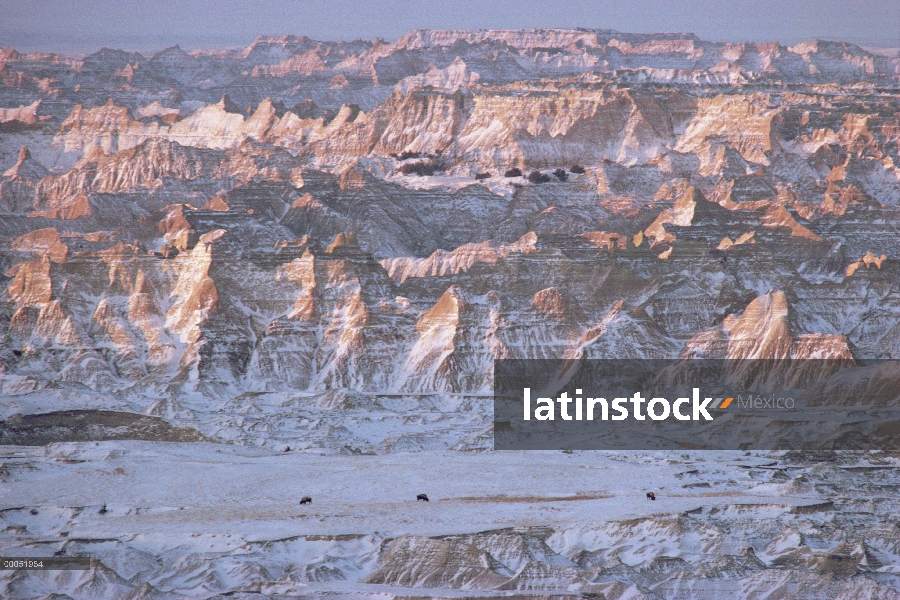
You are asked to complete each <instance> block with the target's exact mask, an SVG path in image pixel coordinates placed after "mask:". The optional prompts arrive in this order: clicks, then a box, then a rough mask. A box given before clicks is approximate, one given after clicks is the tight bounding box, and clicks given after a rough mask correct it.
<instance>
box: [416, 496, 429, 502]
mask: <svg viewBox="0 0 900 600" xmlns="http://www.w3.org/2000/svg"><path fill="white" fill-rule="evenodd" d="M419 500H424V501H425V502H428V495H427V494H419V495H418V496H416V502H418V501H419Z"/></svg>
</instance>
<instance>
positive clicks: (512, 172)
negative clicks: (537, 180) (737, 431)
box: [503, 167, 522, 177]
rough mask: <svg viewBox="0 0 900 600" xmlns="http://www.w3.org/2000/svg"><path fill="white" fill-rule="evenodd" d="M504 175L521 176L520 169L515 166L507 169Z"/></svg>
mask: <svg viewBox="0 0 900 600" xmlns="http://www.w3.org/2000/svg"><path fill="white" fill-rule="evenodd" d="M503 176H504V177H521V176H522V170H521V169H518V168H516V167H513V168H512V169H509V170H508V171H507V172H506V173H504V174H503Z"/></svg>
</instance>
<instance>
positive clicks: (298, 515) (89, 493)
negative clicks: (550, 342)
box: [0, 441, 900, 598]
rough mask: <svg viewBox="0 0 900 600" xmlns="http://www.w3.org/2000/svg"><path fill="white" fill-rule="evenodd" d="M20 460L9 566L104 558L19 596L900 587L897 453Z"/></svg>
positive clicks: (10, 468) (2, 487)
mask: <svg viewBox="0 0 900 600" xmlns="http://www.w3.org/2000/svg"><path fill="white" fill-rule="evenodd" d="M0 456H2V463H3V470H2V471H0V473H2V484H0V508H2V512H0V518H2V522H0V531H2V533H0V554H2V555H3V556H52V555H53V554H54V553H57V552H60V553H65V554H67V555H78V554H87V555H90V556H93V557H95V558H97V559H99V561H100V563H102V565H98V566H97V567H96V568H94V569H92V570H90V571H54V572H38V571H29V572H25V571H19V572H16V571H3V572H0V596H3V597H9V598H43V597H45V596H47V595H49V594H51V593H64V594H66V595H68V596H69V597H71V598H116V597H127V598H142V597H146V598H180V597H189V598H201V597H216V596H217V595H220V594H230V595H229V597H241V598H242V597H247V598H251V597H252V598H265V597H271V598H282V597H289V598H292V597H301V598H316V597H323V596H327V597H348V598H368V597H383V598H394V597H404V596H426V597H435V596H438V597H444V596H446V597H473V596H497V595H499V596H509V595H527V596H539V597H540V596H546V595H552V594H569V595H575V596H579V595H581V596H585V595H588V597H590V596H589V595H590V594H596V595H597V596H594V597H601V596H600V595H601V594H602V595H604V596H605V597H607V598H624V597H628V598H631V597H640V598H657V597H658V598H665V597H671V598H678V597H683V598H692V597H703V598H720V597H731V596H740V597H748V598H756V597H771V598H789V597H841V598H872V597H879V598H893V597H900V594H898V593H897V589H900V578H898V577H897V575H896V574H895V573H896V572H898V571H900V529H898V527H897V525H896V523H897V521H898V516H900V515H898V502H897V491H898V489H900V477H898V473H900V461H898V460H897V459H895V458H894V457H893V456H889V455H885V454H860V453H855V454H852V455H850V454H838V455H829V454H820V455H810V454H798V453H793V454H785V453H783V452H782V453H761V452H754V453H745V452H711V451H706V452H699V451H698V452H684V453H682V452H628V453H626V452H574V453H563V452H536V451H535V452H490V451H488V452H454V451H434V452H414V453H397V454H390V455H377V456H347V455H333V454H332V455H323V454H316V453H312V452H308V451H307V452H298V451H296V450H294V451H290V452H283V451H279V452H273V451H272V450H268V449H260V448H248V447H241V446H235V445H230V444H213V443H162V442H123V441H117V442H109V441H107V442H86V443H57V444H51V445H49V446H45V447H23V446H4V447H0ZM650 491H653V492H654V493H655V494H656V498H657V499H656V500H655V501H653V500H650V499H648V498H647V496H646V493H647V492H650ZM421 493H425V494H427V495H428V497H429V499H430V502H422V501H417V500H416V495H417V494H421ZM303 496H310V497H312V499H313V502H312V504H306V505H300V504H299V501H300V499H301V497H303ZM104 505H105V507H106V512H104V513H101V509H102V508H103V507H104ZM128 594H130V595H128Z"/></svg>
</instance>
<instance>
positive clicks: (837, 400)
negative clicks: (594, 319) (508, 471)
mask: <svg viewBox="0 0 900 600" xmlns="http://www.w3.org/2000/svg"><path fill="white" fill-rule="evenodd" d="M494 449H495V450H680V449H709V450H788V449H805V450H825V449H827V450H851V449H855V450H896V449H900V362H897V361H857V360H850V359H804V360H790V359H783V360H581V359H572V360H498V361H495V362H494Z"/></svg>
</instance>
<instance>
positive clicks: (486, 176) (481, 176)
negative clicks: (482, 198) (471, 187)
mask: <svg viewBox="0 0 900 600" xmlns="http://www.w3.org/2000/svg"><path fill="white" fill-rule="evenodd" d="M490 178H491V174H490V173H475V181H481V180H482V179H490Z"/></svg>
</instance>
